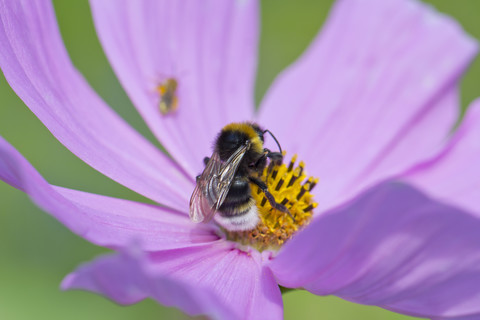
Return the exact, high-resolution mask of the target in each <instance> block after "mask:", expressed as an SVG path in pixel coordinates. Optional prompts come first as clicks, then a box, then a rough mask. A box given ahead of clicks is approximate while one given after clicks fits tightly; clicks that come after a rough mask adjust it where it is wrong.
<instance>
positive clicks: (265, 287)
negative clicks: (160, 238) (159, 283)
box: [150, 241, 283, 319]
mask: <svg viewBox="0 0 480 320" xmlns="http://www.w3.org/2000/svg"><path fill="white" fill-rule="evenodd" d="M150 259H151V261H152V263H153V264H154V268H155V269H156V270H157V272H159V273H168V274H170V275H172V276H174V277H176V278H178V279H182V280H183V281H185V282H187V283H195V284H197V285H199V286H203V287H206V288H208V289H210V290H212V292H214V293H215V294H216V295H217V296H219V297H220V298H221V300H222V302H223V303H225V305H227V306H229V307H230V308H232V310H233V312H234V313H235V314H239V315H241V317H242V318H243V319H281V318H282V313H283V310H282V309H283V307H282V297H281V293H280V289H279V288H278V286H277V284H276V281H275V279H274V278H273V275H272V273H271V271H270V270H269V269H268V268H266V267H265V266H263V263H262V259H261V257H260V254H259V253H258V252H257V251H253V250H252V251H249V252H244V251H241V250H238V249H236V248H234V245H233V244H232V243H229V242H227V241H225V242H217V243H213V244H211V245H205V246H197V247H191V248H183V249H175V250H168V251H162V252H158V253H152V254H151V256H150Z"/></svg>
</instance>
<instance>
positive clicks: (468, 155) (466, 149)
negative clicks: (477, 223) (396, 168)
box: [402, 99, 480, 216]
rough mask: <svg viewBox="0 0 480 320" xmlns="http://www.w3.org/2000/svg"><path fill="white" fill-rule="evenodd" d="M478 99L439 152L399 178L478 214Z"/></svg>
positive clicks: (479, 110)
mask: <svg viewBox="0 0 480 320" xmlns="http://www.w3.org/2000/svg"><path fill="white" fill-rule="evenodd" d="M479 161H480V99H479V100H477V101H476V102H474V103H473V104H472V106H471V107H470V108H469V109H468V111H467V114H466V116H465V119H464V121H463V123H462V124H461V126H460V128H459V129H458V130H457V131H456V132H455V134H454V135H453V137H452V140H451V141H450V143H449V144H448V145H447V146H446V148H445V149H443V150H442V151H441V152H439V154H438V155H437V156H436V157H434V158H433V159H431V160H430V161H427V162H425V163H422V164H420V165H418V166H416V167H414V168H412V169H411V170H409V171H408V172H406V173H405V174H404V175H403V176H402V179H404V180H405V181H407V182H409V183H412V184H414V185H415V186H417V187H419V188H421V189H423V190H426V191H427V192H428V193H430V194H431V195H433V196H434V197H435V198H439V199H442V200H444V201H446V202H448V203H452V204H455V205H458V206H461V207H463V208H465V209H467V210H469V211H472V212H475V213H476V214H477V215H479V216H480V166H479Z"/></svg>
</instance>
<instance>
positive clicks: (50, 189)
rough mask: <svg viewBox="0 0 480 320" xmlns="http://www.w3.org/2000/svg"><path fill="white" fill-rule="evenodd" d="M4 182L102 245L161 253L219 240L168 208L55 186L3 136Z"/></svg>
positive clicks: (0, 167)
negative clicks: (135, 246) (134, 246)
mask: <svg viewBox="0 0 480 320" xmlns="http://www.w3.org/2000/svg"><path fill="white" fill-rule="evenodd" d="M0 179H1V180H3V181H5V182H7V183H9V184H10V185H12V186H13V187H15V188H18V189H20V190H23V191H24V192H25V193H27V194H28V195H29V196H30V198H31V199H32V200H33V202H35V203H36V204H37V205H38V206H39V207H41V208H42V209H43V210H45V211H47V212H49V213H50V214H51V215H53V216H54V217H55V218H57V219H58V220H59V221H60V222H62V223H63V224H65V225H66V226H67V227H68V228H69V229H70V230H72V231H73V232H74V233H76V234H78V235H80V236H82V237H83V238H85V239H87V240H89V241H91V242H92V243H95V244H97V245H101V246H105V247H110V248H117V247H122V246H125V245H127V244H129V243H130V242H131V241H132V240H137V241H139V242H140V243H141V244H142V248H143V249H145V250H161V249H171V248H182V247H186V246H192V245H197V244H199V243H205V242H211V241H215V240H217V239H218V236H217V235H216V234H215V233H214V231H213V230H212V228H211V227H209V226H208V225H204V224H203V225H197V224H193V223H191V222H190V219H189V218H188V217H187V216H186V215H183V214H178V213H174V212H172V211H170V210H167V209H165V208H160V207H158V206H153V205H147V204H142V203H137V202H133V201H127V200H122V199H116V198H110V197H105V196H100V195H96V194H90V193H86V192H80V191H75V190H70V189H65V188H60V187H56V186H51V185H49V184H48V183H47V182H46V181H45V180H44V179H43V178H42V176H40V174H39V173H38V172H37V171H36V170H35V169H34V168H33V167H32V166H31V165H30V164H29V163H28V162H27V161H26V160H25V159H24V158H23V157H22V156H21V155H20V154H19V153H18V152H17V151H16V150H15V149H14V148H13V147H12V146H11V145H9V144H8V143H7V142H6V141H5V140H3V138H1V137H0Z"/></svg>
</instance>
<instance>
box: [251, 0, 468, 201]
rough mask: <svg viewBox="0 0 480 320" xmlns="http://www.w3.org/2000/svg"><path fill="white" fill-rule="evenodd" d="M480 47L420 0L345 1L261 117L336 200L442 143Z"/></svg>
mask: <svg viewBox="0 0 480 320" xmlns="http://www.w3.org/2000/svg"><path fill="white" fill-rule="evenodd" d="M476 51H477V44H476V42H475V41H474V40H472V39H471V38H470V37H468V36H467V35H465V34H464V32H463V31H462V30H461V28H460V27H459V26H458V24H457V23H456V22H455V21H453V20H452V19H450V18H448V17H446V16H443V15H442V14H440V13H438V12H436V11H435V10H433V9H432V8H430V7H429V6H427V5H424V4H421V3H420V2H419V1H409V0H406V1H403V0H387V1H385V0H344V1H338V2H337V4H336V5H335V7H334V9H333V12H332V14H331V16H330V18H329V20H328V22H327V23H326V25H325V27H324V30H323V32H322V33H321V34H320V35H319V36H318V37H317V39H315V41H314V42H313V43H312V45H311V46H310V48H309V49H308V50H307V52H306V53H305V54H304V55H303V56H302V58H301V59H300V60H299V61H298V62H297V63H296V64H294V65H293V66H292V67H291V68H289V69H287V71H286V72H284V73H283V74H282V75H281V76H280V77H279V78H278V79H277V81H276V82H275V83H274V85H273V86H272V89H271V90H270V92H269V93H268V94H267V96H266V99H265V101H264V103H263V106H262V108H261V109H260V119H261V120H260V121H261V122H262V123H263V124H264V125H265V126H266V127H268V128H269V129H271V130H272V131H273V132H275V134H276V135H277V138H278V139H279V140H280V141H281V142H282V146H283V147H284V148H285V149H286V150H287V151H288V152H289V153H291V154H293V153H299V155H300V158H302V159H304V160H306V162H307V163H308V168H309V171H310V173H312V174H314V175H317V176H319V177H320V178H321V182H320V183H319V184H318V186H317V188H316V190H315V192H316V193H317V194H318V195H319V196H321V197H322V199H323V200H325V201H323V200H322V201H319V202H320V203H319V206H320V209H327V208H330V207H332V206H333V205H335V204H338V203H340V202H341V201H342V200H343V199H344V198H345V197H347V198H351V196H353V195H355V194H356V193H358V191H360V190H361V189H363V188H365V187H367V186H369V185H370V186H371V185H373V184H374V183H377V182H379V181H381V180H383V179H384V178H385V177H388V176H391V175H393V174H397V173H399V172H402V171H403V170H405V169H406V168H408V167H410V166H411V165H412V164H414V163H416V162H418V161H422V160H425V159H428V158H429V157H430V156H431V155H432V154H434V153H435V152H437V151H438V148H439V146H441V144H442V143H443V141H444V140H445V138H446V136H447V134H448V132H449V130H450V128H451V127H452V125H453V124H454V122H455V120H456V117H457V113H458V98H457V89H456V84H457V81H458V79H459V77H460V75H461V73H462V72H463V71H464V69H465V67H466V66H467V65H468V63H469V62H470V61H471V60H472V58H473V56H474V55H475V53H476ZM278 114H282V119H285V120H286V121H288V122H284V121H281V120H279V118H278V117H277V116H276V115H278ZM292 133H293V134H292ZM293 137H295V138H293ZM412 141H415V147H412V146H411V142H412ZM417 146H418V147H417ZM352 159H354V160H352ZM340 172H341V174H339V173H340ZM322 181H323V183H322ZM341 197H343V198H341Z"/></svg>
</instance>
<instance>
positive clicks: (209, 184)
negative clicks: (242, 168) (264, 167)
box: [190, 144, 249, 222]
mask: <svg viewBox="0 0 480 320" xmlns="http://www.w3.org/2000/svg"><path fill="white" fill-rule="evenodd" d="M248 147H249V144H246V145H244V146H242V147H240V148H238V149H237V150H236V151H235V153H233V154H232V155H231V156H230V158H229V159H228V160H227V161H226V162H225V163H222V162H221V160H220V156H219V155H218V153H217V152H214V153H213V154H212V157H211V158H210V160H209V161H208V163H207V165H206V167H205V170H203V172H202V174H201V175H200V177H199V178H198V180H197V185H196V186H195V189H194V190H193V193H192V197H191V198H190V219H192V221H193V222H202V221H204V222H208V221H209V220H210V219H212V217H213V216H214V215H215V213H216V212H217V210H218V209H219V208H220V206H221V205H222V204H223V202H224V201H225V197H226V196H227V194H228V191H229V190H230V186H231V185H232V182H233V178H234V177H235V173H236V172H237V169H238V166H239V165H240V162H241V161H242V159H243V156H244V155H245V153H246V152H247V150H248Z"/></svg>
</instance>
